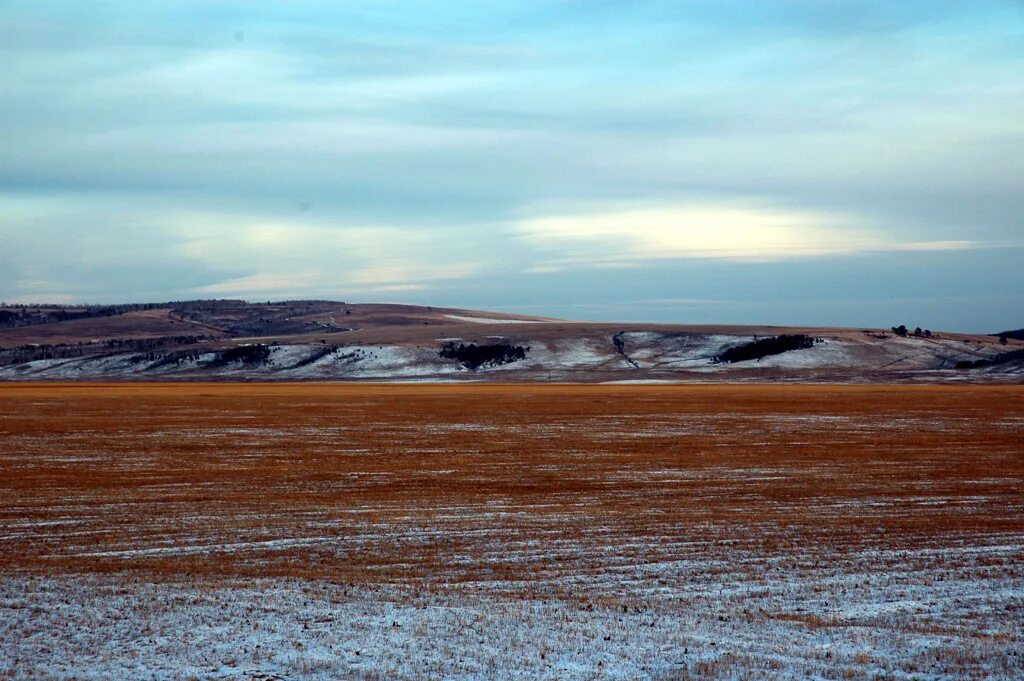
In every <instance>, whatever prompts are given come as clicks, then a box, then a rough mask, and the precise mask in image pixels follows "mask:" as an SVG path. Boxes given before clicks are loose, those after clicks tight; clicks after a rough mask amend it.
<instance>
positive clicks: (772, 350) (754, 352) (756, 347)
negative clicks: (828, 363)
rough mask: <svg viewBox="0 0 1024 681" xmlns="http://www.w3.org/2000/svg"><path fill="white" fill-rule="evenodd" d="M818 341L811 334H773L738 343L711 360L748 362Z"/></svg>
mask: <svg viewBox="0 0 1024 681" xmlns="http://www.w3.org/2000/svg"><path fill="white" fill-rule="evenodd" d="M815 342H820V339H819V340H818V341H816V340H815V339H814V338H812V337H811V336H808V335H806V334H803V333H797V334H785V335H782V336H771V337H769V338H760V339H758V340H755V341H751V342H750V343H746V344H744V345H737V346H736V347H734V348H729V349H728V350H726V351H725V352H723V353H722V354H720V355H717V356H716V357H715V358H714V359H712V360H711V361H712V362H714V363H715V364H718V363H722V362H724V363H732V362H748V361H750V360H753V359H761V358H762V357H768V356H770V355H781V354H782V353H784V352H790V351H791V350H806V349H808V348H811V347H814V343H815Z"/></svg>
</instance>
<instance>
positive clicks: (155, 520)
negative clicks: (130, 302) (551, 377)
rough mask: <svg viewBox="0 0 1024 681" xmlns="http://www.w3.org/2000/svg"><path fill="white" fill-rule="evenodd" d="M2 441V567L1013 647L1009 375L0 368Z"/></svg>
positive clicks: (683, 671)
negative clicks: (579, 379)
mask: <svg viewBox="0 0 1024 681" xmlns="http://www.w3.org/2000/svg"><path fill="white" fill-rule="evenodd" d="M0 439H2V442H3V443H4V448H3V452H4V453H3V455H2V457H0V499H3V501H2V503H0V527H2V532H0V571H2V572H3V573H4V574H7V575H9V576H14V575H19V574H20V575H22V577H24V578H33V579H34V578H35V576H41V575H50V576H58V575H65V576H66V575H70V574H78V573H92V574H94V575H97V574H101V573H102V574H109V575H111V576H112V577H116V578H117V579H122V580H124V581H125V583H126V584H127V583H129V582H130V580H135V579H139V578H140V577H141V578H143V580H144V581H145V582H148V583H154V582H167V583H182V582H187V583H192V584H194V585H196V586H197V588H198V587H199V586H201V585H204V584H205V585H213V586H214V587H215V586H216V585H217V584H221V583H223V584H227V583H232V582H234V581H235V580H238V579H243V580H244V579H253V578H300V579H302V580H309V583H315V584H319V585H335V586H336V587H337V588H338V589H349V588H356V589H366V588H380V587H386V588H399V589H402V588H409V589H412V590H413V591H410V592H408V593H411V594H416V596H415V598H423V599H427V601H429V599H430V598H431V597H432V596H431V594H442V593H452V592H453V590H455V591H458V592H459V593H460V594H463V595H464V596H465V597H467V598H473V597H474V596H473V595H474V594H477V595H479V597H480V598H493V597H498V598H500V599H503V600H502V601H501V602H505V603H517V602H526V601H533V600H537V599H539V600H541V601H544V600H550V601H551V602H558V603H563V604H569V605H571V607H572V608H574V609H575V610H577V611H579V612H581V613H605V614H607V615H608V617H609V618H614V617H615V616H616V615H617V616H618V617H620V620H619V621H620V622H621V621H622V620H621V618H622V617H628V618H630V619H629V622H630V623H629V624H628V626H630V627H632V626H634V625H635V626H648V625H649V626H650V627H652V628H653V627H655V625H656V624H658V623H659V622H660V621H662V620H661V618H672V617H685V618H690V619H686V620H685V622H688V623H690V624H689V625H687V626H690V625H692V626H693V627H696V628H698V629H700V628H701V627H703V628H707V629H708V630H713V631H715V632H718V633H716V635H718V636H722V637H723V638H722V639H721V640H722V642H723V645H724V646H728V645H729V641H730V638H729V637H730V636H733V635H737V636H738V635H739V634H735V632H742V631H745V629H744V627H749V626H753V625H755V624H756V625H757V626H763V625H765V623H773V624H772V626H778V627H797V628H798V629H799V630H800V631H806V632H808V633H807V634H806V636H807V638H808V640H809V641H810V640H812V639H813V637H815V636H836V637H843V636H847V637H857V636H863V635H864V634H862V633H860V632H863V631H866V629H865V627H866V628H868V629H870V628H871V627H876V628H881V629H884V631H886V632H888V634H887V636H891V637H897V638H891V639H886V640H889V641H891V642H894V643H893V645H898V642H899V640H900V639H899V638H898V637H899V636H911V637H919V638H920V639H922V640H923V639H925V638H928V637H930V638H929V640H932V639H934V640H935V641H937V643H936V644H935V646H937V647H935V648H934V649H933V648H928V649H927V650H925V651H923V652H922V650H917V649H915V650H914V651H909V652H908V653H907V658H906V659H905V660H902V661H899V662H898V664H896V666H895V667H892V668H894V669H902V670H903V671H904V672H905V673H911V672H910V670H911V669H912V668H914V669H917V668H918V667H920V668H921V669H924V670H925V671H927V670H928V669H932V670H935V669H939V668H940V667H941V669H945V670H947V671H948V670H950V669H956V668H958V667H957V665H959V668H960V669H980V668H982V667H983V666H984V665H985V664H989V665H991V664H993V660H995V661H996V662H998V664H997V666H996V667H995V669H997V670H1003V671H1006V670H1010V671H1013V670H1018V666H1019V664H1020V660H1019V659H1017V658H1015V657H1011V653H1010V652H1007V651H1011V650H1012V649H1014V648H1015V647H1017V646H1018V645H1019V644H1020V643H1021V632H1020V626H1019V624H1020V621H1021V620H1020V618H1021V603H1020V588H1021V586H1022V585H1024V577H1022V572H1021V568H1020V567H1019V565H1020V559H1021V554H1022V550H1021V545H1022V544H1024V456H1022V455H1021V452H1022V443H1024V387H1020V386H956V387H954V386H736V385H706V386H704V385H697V386H694V385H690V386H578V385H567V386H524V385H515V386H510V385H460V386H437V385H420V386H415V385H365V384H364V385H318V384H302V385H281V384H274V385H266V384H264V385H241V384H217V385H211V384H176V385H155V384H133V385H88V384H66V385H59V384H57V385H55V384H50V385H3V386H0ZM19 578H21V577H19ZM972 585H974V586H972ZM981 585H985V586H984V588H983V587H982V586H981ZM1007 588H1010V589H1017V595H1016V596H1013V595H1012V593H1011V592H1005V593H1010V595H1009V596H1006V595H1003V596H1000V595H999V594H1003V593H1004V591H1005V589H1007ZM1001 590H1003V591H1001ZM331 593H332V594H333V593H335V592H331ZM344 593H345V594H347V593H348V592H347V591H345V592H344ZM991 594H995V595H994V596H993V595H991ZM334 597H338V598H340V595H338V594H335V595H334V596H331V598H334ZM324 598H327V596H324ZM1007 598H1009V599H1010V600H1009V601H1006V599H1007ZM1000 599H1002V600H1000ZM1007 602H1008V603H1010V604H1011V606H1013V607H1014V608H1015V610H1012V611H1010V612H1006V607H1007V606H1006V603H1007ZM875 604H881V606H884V607H881V606H880V609H879V610H877V611H875V610H872V608H870V607H867V606H872V607H873V606H874V605H875ZM1013 604H1016V605H1013ZM683 613H685V614H683ZM594 616H595V617H596V616H597V615H596V614H595V615H594ZM603 616H604V615H602V617H603ZM602 621H603V620H602ZM609 621H611V619H609ZM664 621H669V620H668V619H665V620H664ZM602 626H603V625H602ZM619 626H627V625H619ZM679 626H682V625H679ZM701 630H703V629H701ZM730 632H734V633H730ZM815 632H824V633H815ZM802 635H803V634H801V636H802ZM950 637H955V638H956V640H957V641H959V642H960V643H958V644H957V645H959V646H960V647H959V648H957V647H955V646H954V647H952V648H951V647H950V646H951V645H952V644H951V643H948V642H947V641H948V640H949V639H950ZM915 640H917V639H915ZM538 645H539V644H538ZM779 645H780V646H781V647H785V645H789V644H784V643H783V642H780V643H779ZM611 646H613V643H609V644H608V647H609V650H611V649H612V648H611ZM808 646H809V647H808V650H817V649H816V648H813V646H811V644H810V643H808ZM964 646H968V647H969V650H968V651H967V652H964ZM538 650H539V648H538ZM719 650H720V651H721V652H722V653H725V652H726V650H725V649H719ZM826 652H827V651H819V652H814V653H813V654H811V653H808V655H811V657H813V663H814V664H818V665H824V668H829V665H830V664H833V662H835V661H834V660H832V658H831V657H830V656H831V653H829V657H826ZM819 653H820V655H819ZM531 654H532V653H531ZM765 655H766V656H765V657H763V659H760V660H759V662H758V663H757V664H756V665H752V663H751V662H750V659H748V657H746V656H744V654H742V653H736V652H735V651H733V652H730V653H729V654H728V655H724V654H723V655H718V656H704V657H702V658H699V659H694V661H693V664H692V665H689V666H687V665H683V666H681V667H679V676H680V677H681V678H687V677H688V676H693V677H697V678H700V677H704V676H716V675H717V676H723V677H728V676H740V677H741V676H742V674H744V673H754V674H755V676H756V675H757V672H758V671H760V672H764V673H769V672H771V671H772V665H778V664H782V662H780V661H779V660H780V659H783V658H781V657H778V656H776V657H772V655H770V654H768V653H765ZM865 656H866V657H865ZM776 658H778V659H776ZM531 659H532V658H531ZM539 659H540V657H539V655H538V660H539ZM844 660H845V661H844V662H843V664H844V665H846V666H836V667H835V669H836V670H837V671H836V676H839V677H842V676H843V675H845V676H846V677H848V678H856V677H857V676H859V675H860V674H861V673H862V672H864V671H865V670H874V671H875V672H878V671H879V670H882V671H885V670H886V669H889V670H890V671H891V669H892V668H889V667H885V666H884V664H883V662H880V661H879V658H878V657H877V656H875V655H874V654H872V653H871V652H870V651H869V652H864V650H856V649H853V648H851V649H850V651H848V654H847V655H846V657H845V658H844ZM890 662H891V661H890ZM680 664H681V663H680ZM885 664H888V662H887V663H885ZM879 665H882V666H879ZM936 665H939V666H940V667H937V666H936ZM942 665H944V666H942ZM1000 665H1001V666H1000ZM1015 665H1018V666H1015ZM844 670H845V671H844ZM940 671H941V670H940ZM311 674H312V676H315V674H313V673H311ZM674 675H675V674H672V675H670V676H674ZM300 676H301V674H300Z"/></svg>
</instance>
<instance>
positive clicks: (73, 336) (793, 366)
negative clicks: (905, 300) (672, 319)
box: [0, 301, 1024, 382]
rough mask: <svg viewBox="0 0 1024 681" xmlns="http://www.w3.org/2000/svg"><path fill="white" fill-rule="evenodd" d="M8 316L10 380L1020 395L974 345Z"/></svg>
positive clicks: (1023, 362)
mask: <svg viewBox="0 0 1024 681" xmlns="http://www.w3.org/2000/svg"><path fill="white" fill-rule="evenodd" d="M123 308H129V309H123ZM0 312H5V313H6V314H4V315H3V318H4V320H5V323H3V324H0V379H3V380H41V379H51V380H99V379H122V380H165V379H167V380H470V381H481V380H497V381H583V382H605V381H709V380H728V381H758V380H784V381H843V382H859V381H929V380H938V381H954V380H955V381H994V380H1000V381H1020V380H1024V359H1022V358H1021V355H1022V354H1024V353H1021V352H1019V351H1020V350H1022V349H1024V341H1020V340H1017V339H1013V340H1010V341H1009V343H1008V344H1007V345H1003V344H1001V343H1000V341H999V339H997V338H995V337H991V336H973V335H965V334H947V333H934V334H931V335H930V336H924V335H920V336H915V335H913V334H910V335H907V336H901V335H897V334H894V333H892V332H890V331H888V330H884V331H883V330H878V329H837V328H785V327H765V326H708V325H704V326H683V325H667V324H611V323H588V322H569V321H563V320H555V319H546V318H540V317H527V316H521V315H508V314H497V313H491V312H480V311H473V310H460V309H454V308H435V307H421V306H411V305H384V304H347V303H343V302H332V301H293V302H284V303H262V304H256V303H245V302H243V301H187V302H180V303H166V304H152V305H146V306H123V307H122V308H55V307H49V308H46V307H40V308H10V307H8V308H2V309H0ZM108 312H109V313H108Z"/></svg>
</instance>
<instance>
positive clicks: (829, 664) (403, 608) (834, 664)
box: [0, 538, 1024, 681]
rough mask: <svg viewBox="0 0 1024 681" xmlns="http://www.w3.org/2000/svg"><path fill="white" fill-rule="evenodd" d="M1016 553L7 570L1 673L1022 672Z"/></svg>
mask: <svg viewBox="0 0 1024 681" xmlns="http://www.w3.org/2000/svg"><path fill="white" fill-rule="evenodd" d="M1018 539H1019V538H1018ZM823 558H824V560H822V559H823ZM1022 558H1024V546H1021V545H1020V544H1012V545H996V546H991V547H985V546H961V547H955V548H953V547H951V548H945V549H933V550H921V551H899V552H864V553H861V554H853V555H840V556H832V557H831V558H827V557H825V556H822V555H820V554H818V553H817V552H813V551H811V552H809V553H808V555H807V556H805V557H803V559H801V556H799V555H797V556H793V557H792V558H790V559H783V558H779V557H776V558H774V559H770V558H765V559H761V560H755V561H754V563H753V564H751V563H750V562H749V560H748V561H743V562H741V563H740V565H739V566H738V567H739V568H741V570H740V569H737V570H735V571H732V572H725V573H724V574H723V573H722V567H723V566H722V565H719V564H707V565H701V564H700V563H685V562H684V563H680V562H673V563H667V564H665V563H663V564H659V563H654V564H645V565H636V566H630V567H623V568H620V569H618V570H616V571H614V572H613V573H609V574H606V575H603V576H598V577H597V579H595V580H593V583H590V580H588V579H580V580H578V581H577V582H576V583H575V584H572V583H571V582H570V583H566V584H562V585H557V586H558V591H559V592H562V593H561V595H556V594H555V593H551V594H550V595H546V594H545V587H544V585H539V586H540V588H539V589H538V588H537V585H535V586H534V587H533V588H531V589H530V590H529V592H527V591H526V590H525V589H522V590H521V587H522V585H517V584H503V583H500V582H498V583H472V584H465V585H449V586H447V587H445V586H443V585H442V586H437V585H435V586H433V587H432V588H417V587H415V586H395V585H391V586H388V585H379V586H375V585H372V584H364V585H351V584H344V583H333V582H330V581H321V580H305V579H290V578H278V579H255V580H238V579H236V580H229V581H216V582H214V581H204V580H202V579H200V580H198V581H192V580H188V579H182V580H172V581H163V580H161V581H159V582H153V581H149V580H147V579H146V578H145V577H131V576H130V575H129V576H128V577H127V578H125V577H123V576H103V575H97V576H71V575H69V576H60V577H44V576H26V575H7V576H5V577H3V578H0V678H9V679H62V680H63V679H80V680H86V679H89V680H93V679H94V680H96V681H100V680H106V679H140V680H142V679H160V680H163V679H167V680H170V679H193V678H195V679H290V680H293V681H304V680H308V681H327V680H328V679H341V678H374V679H376V678H380V679H421V678H437V679H442V678H444V679H480V678H502V679H534V678H547V679H589V678H610V679H639V678H701V679H704V678H707V679H744V678H768V677H770V678H778V679H804V678H816V679H853V678H894V679H922V680H924V679H942V678H948V679H959V678H972V679H993V680H995V679H1000V680H1002V679H1011V678H1021V677H1022V675H1024V654H1022V653H1021V648H1020V644H1021V619H1020V613H1021V611H1022V608H1024V581H1022V574H1021V568H1020V567H1019V566H1020V561H1021V559H1022ZM555 586H556V585H549V587H550V588H552V589H553V588H554V587H555ZM588 586H589V587H590V589H589V594H588V593H587V591H588ZM594 587H596V588H594ZM566 589H568V590H569V591H570V594H571V593H572V592H573V591H575V593H576V597H573V596H572V595H570V596H568V597H567V596H566V595H564V593H565V591H566Z"/></svg>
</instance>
